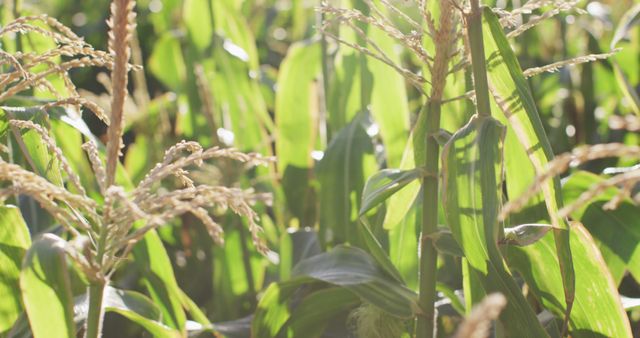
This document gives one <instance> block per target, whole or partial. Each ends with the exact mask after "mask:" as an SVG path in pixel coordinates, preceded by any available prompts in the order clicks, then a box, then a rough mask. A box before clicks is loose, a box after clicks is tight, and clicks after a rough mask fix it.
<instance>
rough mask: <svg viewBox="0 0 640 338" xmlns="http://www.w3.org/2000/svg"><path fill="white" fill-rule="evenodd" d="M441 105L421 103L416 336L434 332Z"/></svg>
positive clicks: (424, 335)
mask: <svg viewBox="0 0 640 338" xmlns="http://www.w3.org/2000/svg"><path fill="white" fill-rule="evenodd" d="M441 107H442V104H441V102H440V101H434V100H433V99H432V100H431V101H430V102H429V103H428V104H427V105H425V108H424V109H426V111H425V112H423V113H426V114H427V116H426V117H427V121H426V124H427V135H426V136H427V137H426V145H425V148H426V160H425V163H424V168H425V176H424V178H423V179H422V243H421V245H420V295H419V299H418V301H419V303H420V307H421V308H422V310H423V311H424V313H423V314H422V315H421V316H419V317H418V326H417V331H416V333H417V334H416V337H419V338H423V337H433V336H434V333H435V327H436V326H435V320H436V315H435V308H434V304H435V302H436V281H437V267H438V251H437V250H436V247H435V243H434V240H433V238H432V237H430V236H429V235H430V234H433V233H435V232H436V231H437V230H438V229H437V227H438V183H439V182H438V174H439V161H440V146H439V144H438V141H437V140H436V138H435V137H434V135H435V134H436V132H437V131H438V130H439V129H440V110H441Z"/></svg>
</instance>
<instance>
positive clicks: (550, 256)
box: [508, 222, 632, 338]
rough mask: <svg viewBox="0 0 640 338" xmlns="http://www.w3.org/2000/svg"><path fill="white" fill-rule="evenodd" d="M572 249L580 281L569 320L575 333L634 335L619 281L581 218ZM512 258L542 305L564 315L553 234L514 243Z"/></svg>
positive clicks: (578, 337)
mask: <svg viewBox="0 0 640 338" xmlns="http://www.w3.org/2000/svg"><path fill="white" fill-rule="evenodd" d="M600 226H603V225H600ZM571 249H572V252H573V255H574V264H575V271H576V280H577V281H579V283H576V298H575V304H574V307H573V311H571V318H570V321H569V331H570V335H571V337H575V338H582V337H593V338H596V337H621V338H622V337H632V334H631V329H630V327H629V321H628V319H627V315H626V313H625V312H624V309H623V307H622V304H621V303H620V296H619V295H618V290H617V287H616V284H615V283H614V281H613V279H612V278H611V274H610V273H609V271H608V270H607V266H606V264H605V262H604V261H603V259H602V256H601V255H600V252H599V251H598V248H597V247H596V245H595V243H594V240H593V238H591V235H589V233H588V232H587V230H586V229H585V228H584V227H583V226H582V225H581V224H580V223H577V222H576V223H574V224H572V226H571ZM508 261H509V264H510V265H511V266H512V267H513V268H514V269H515V270H517V271H518V272H519V273H520V274H521V275H522V276H523V277H524V279H525V281H526V282H527V285H529V287H530V288H531V290H532V291H533V293H534V294H535V295H537V296H538V297H539V299H540V300H541V301H542V305H543V306H544V307H545V308H547V309H549V310H550V311H551V312H553V314H555V315H556V316H559V317H562V316H563V315H564V312H565V306H566V305H565V304H566V303H565V302H564V291H563V289H562V277H561V273H560V270H559V268H558V264H557V261H558V259H557V256H556V253H555V247H554V243H553V238H552V237H551V236H549V235H547V236H545V237H544V238H543V239H542V240H540V241H538V242H536V243H535V244H533V245H529V246H526V247H515V246H510V247H509V248H508Z"/></svg>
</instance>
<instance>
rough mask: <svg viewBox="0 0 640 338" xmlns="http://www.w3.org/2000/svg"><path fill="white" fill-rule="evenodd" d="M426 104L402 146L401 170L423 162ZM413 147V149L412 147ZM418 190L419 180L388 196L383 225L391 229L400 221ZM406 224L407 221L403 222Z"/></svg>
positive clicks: (424, 155)
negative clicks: (407, 140)
mask: <svg viewBox="0 0 640 338" xmlns="http://www.w3.org/2000/svg"><path fill="white" fill-rule="evenodd" d="M428 106H429V105H428V104H425V105H424V108H423V109H422V110H421V111H420V115H419V116H418V121H417V122H416V124H415V127H414V128H413V130H412V131H411V134H410V135H409V142H407V145H406V146H405V148H404V153H403V154H402V161H401V162H400V169H401V170H410V169H414V168H416V163H424V159H425V157H426V149H425V142H424V139H425V138H426V125H427V123H426V122H427V120H426V119H427V111H426V110H427V109H428ZM414 147H415V149H414ZM418 192H420V182H418V181H415V182H411V183H409V184H407V186H406V188H404V189H402V190H401V191H398V193H396V194H394V195H393V196H391V197H390V198H389V204H388V205H387V213H386V214H385V217H384V223H383V224H384V225H383V227H384V228H385V229H387V230H391V229H393V228H395V227H396V226H398V225H399V224H401V223H402V221H403V220H404V219H405V216H406V215H407V213H408V212H409V210H410V209H411V208H412V206H414V201H415V200H416V197H417V196H418ZM403 224H404V225H408V224H407V222H404V223H403Z"/></svg>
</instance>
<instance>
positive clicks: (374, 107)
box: [367, 29, 409, 168]
mask: <svg viewBox="0 0 640 338" xmlns="http://www.w3.org/2000/svg"><path fill="white" fill-rule="evenodd" d="M367 34H368V35H369V38H370V39H371V40H372V41H374V42H375V43H376V44H377V47H379V48H380V49H381V50H382V51H383V52H384V53H385V55H386V56H387V57H389V59H390V60H391V61H392V62H394V63H396V64H399V63H400V62H401V60H400V55H399V53H398V51H397V49H395V47H396V42H395V41H394V40H393V39H392V38H391V37H389V36H387V35H386V34H385V33H384V32H382V31H380V30H378V29H369V30H368V31H367ZM367 68H368V70H369V72H370V73H371V78H372V81H373V84H372V88H371V115H372V116H373V119H374V120H375V121H376V123H377V127H378V128H379V129H380V136H381V138H382V142H383V144H384V150H385V155H386V158H387V164H388V166H389V167H392V168H395V167H397V166H399V165H400V162H401V160H402V152H403V149H404V147H405V144H406V142H407V136H408V130H409V107H408V104H407V102H409V100H408V98H407V91H406V86H405V79H404V77H403V76H402V75H400V74H398V73H397V72H396V71H395V70H394V69H392V68H391V67H389V66H388V65H386V64H384V63H383V62H381V61H379V60H376V59H374V58H368V59H367Z"/></svg>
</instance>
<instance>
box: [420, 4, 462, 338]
mask: <svg viewBox="0 0 640 338" xmlns="http://www.w3.org/2000/svg"><path fill="white" fill-rule="evenodd" d="M433 34H434V36H433V37H432V38H433V41H434V43H435V55H434V59H433V66H432V67H431V84H432V85H431V96H430V98H429V102H428V103H427V104H425V106H424V108H423V110H422V111H421V112H420V115H421V117H424V118H419V119H418V123H424V130H425V135H424V138H425V139H424V141H422V140H416V141H415V142H421V141H422V142H425V144H424V156H418V155H421V154H419V153H416V154H415V157H416V164H417V165H421V166H423V168H424V169H425V175H424V177H423V178H422V220H421V221H422V236H421V244H420V293H419V296H418V301H419V303H420V307H421V309H422V311H423V312H424V313H423V314H422V315H420V316H419V317H418V323H417V328H416V336H417V337H419V338H423V337H429V338H430V337H434V336H435V334H436V313H435V307H434V306H435V302H436V281H437V271H438V251H437V250H436V247H435V243H434V239H433V237H432V236H431V235H432V234H433V233H435V232H436V231H437V230H438V204H439V193H438V192H439V190H438V189H439V188H438V183H439V177H440V176H439V174H440V173H439V170H440V168H439V164H440V145H439V144H438V141H437V139H436V137H435V136H436V135H437V133H438V132H439V131H440V115H441V109H442V97H443V93H444V88H445V85H446V82H447V75H448V74H449V67H448V66H449V61H450V57H449V56H450V54H451V49H452V48H453V41H454V37H455V12H454V8H453V7H452V2H451V1H450V0H441V1H440V20H439V27H438V29H437V30H436V31H435V32H434V33H433ZM417 127H421V126H420V125H418V126H417ZM418 137H420V136H418ZM414 149H418V147H416V146H414ZM421 158H422V159H423V162H422V163H420V161H419V159H421Z"/></svg>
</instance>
